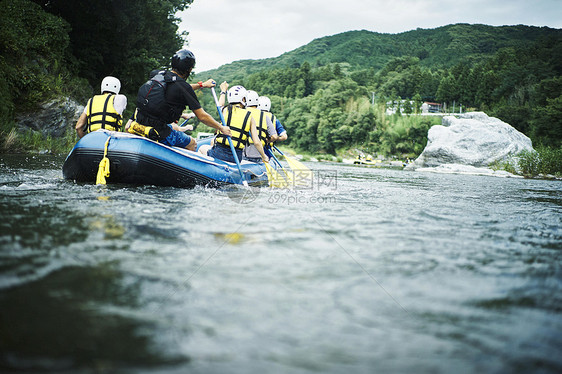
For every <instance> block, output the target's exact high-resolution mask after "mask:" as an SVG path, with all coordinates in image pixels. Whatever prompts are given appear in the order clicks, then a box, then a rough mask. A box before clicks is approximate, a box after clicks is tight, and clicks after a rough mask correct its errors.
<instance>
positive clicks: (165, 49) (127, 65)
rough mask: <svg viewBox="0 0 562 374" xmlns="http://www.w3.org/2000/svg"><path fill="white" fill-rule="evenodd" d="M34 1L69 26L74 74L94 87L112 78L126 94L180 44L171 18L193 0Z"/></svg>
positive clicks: (182, 40) (166, 60)
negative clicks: (118, 80)
mask: <svg viewBox="0 0 562 374" xmlns="http://www.w3.org/2000/svg"><path fill="white" fill-rule="evenodd" d="M34 1H35V2H36V3H38V4H40V5H41V6H42V7H43V8H44V9H45V10H46V11H47V12H49V13H52V14H54V15H56V16H59V17H61V18H63V19H64V20H66V22H68V24H70V27H71V30H70V33H69V36H70V43H71V44H70V53H71V54H72V55H73V56H74V57H75V58H76V60H77V64H76V66H77V68H76V72H77V74H78V75H79V76H81V77H84V78H87V79H88V80H89V81H90V84H92V85H93V86H97V85H98V84H99V82H100V80H101V79H102V78H103V77H104V76H106V75H114V76H117V77H118V78H119V79H120V80H121V82H122V85H123V88H124V90H125V91H127V92H136V90H137V88H138V87H139V86H140V84H142V82H143V81H144V80H146V77H147V75H148V73H149V72H150V70H152V69H154V68H157V67H160V66H168V65H169V61H170V57H171V56H172V54H173V53H174V52H175V51H176V50H178V49H180V48H181V47H182V45H183V44H185V36H186V35H179V34H178V33H177V31H178V25H177V24H178V22H179V19H177V18H176V17H175V14H176V13H177V12H178V11H180V10H183V9H185V8H186V7H187V6H189V4H191V3H192V1H193V0H167V1H160V0H97V1H91V0H73V1H68V0H34ZM31 23H32V24H33V25H37V22H31Z"/></svg>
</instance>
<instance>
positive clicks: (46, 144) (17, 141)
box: [0, 125, 78, 155]
mask: <svg viewBox="0 0 562 374" xmlns="http://www.w3.org/2000/svg"><path fill="white" fill-rule="evenodd" d="M0 137H2V139H4V141H3V142H1V143H0V153H50V154H57V155H64V154H67V153H68V152H69V151H70V150H71V149H72V147H73V146H74V144H76V141H77V140H78V139H77V137H76V133H75V132H74V131H73V130H68V131H67V132H66V133H65V135H64V136H63V137H60V138H53V137H51V136H47V137H45V136H44V135H43V134H41V133H40V132H37V131H32V130H27V131H24V132H22V133H19V132H18V130H17V128H16V127H15V126H9V125H4V126H1V127H0Z"/></svg>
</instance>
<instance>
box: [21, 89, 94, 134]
mask: <svg viewBox="0 0 562 374" xmlns="http://www.w3.org/2000/svg"><path fill="white" fill-rule="evenodd" d="M83 111H84V106H83V105H79V104H78V103H76V102H75V101H74V100H72V99H69V98H65V99H55V100H51V101H48V102H45V103H43V104H41V105H40V108H39V110H37V111H35V112H31V113H24V114H20V115H18V116H16V122H17V125H18V130H20V131H26V130H29V129H31V130H33V131H37V132H41V133H42V134H43V135H44V136H51V137H53V138H59V137H62V136H64V134H65V132H66V130H67V129H74V127H75V125H76V121H77V120H78V117H80V114H81V113H82V112H83Z"/></svg>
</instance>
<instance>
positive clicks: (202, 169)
mask: <svg viewBox="0 0 562 374" xmlns="http://www.w3.org/2000/svg"><path fill="white" fill-rule="evenodd" d="M104 157H105V158H107V160H109V175H108V176H107V177H106V181H107V183H108V184H114V183H122V184H132V185H154V186H172V187H183V188H192V187H195V186H209V187H219V186H223V185H229V184H242V183H243V180H242V177H241V175H240V172H239V170H238V168H237V166H236V164H234V163H230V162H226V161H223V160H219V159H215V158H213V157H208V156H204V155H202V154H201V153H198V152H192V151H188V150H186V149H183V148H177V147H169V146H166V145H163V144H161V143H158V142H155V141H152V140H150V139H148V138H143V137H140V136H137V135H133V134H129V133H123V132H114V131H105V130H98V131H94V132H92V133H89V134H87V135H86V136H84V137H83V138H82V139H80V140H79V141H78V142H77V143H76V145H75V146H74V148H73V149H72V150H71V151H70V153H69V154H68V156H67V158H66V160H65V162H64V165H63V167H62V171H63V176H64V178H65V179H69V180H74V181H76V182H94V183H95V182H96V176H97V174H98V169H99V166H100V161H102V159H103V158H104ZM241 168H242V172H243V173H244V176H245V179H246V180H247V181H248V184H250V185H251V186H267V185H268V177H267V170H266V167H265V165H264V164H263V163H259V164H258V163H254V162H249V161H241Z"/></svg>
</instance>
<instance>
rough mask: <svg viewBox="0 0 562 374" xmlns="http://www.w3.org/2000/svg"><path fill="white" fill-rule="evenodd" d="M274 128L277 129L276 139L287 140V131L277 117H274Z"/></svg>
mask: <svg viewBox="0 0 562 374" xmlns="http://www.w3.org/2000/svg"><path fill="white" fill-rule="evenodd" d="M275 129H276V130H277V136H278V139H277V141H279V142H283V141H285V140H287V131H286V130H285V128H284V127H283V125H282V124H281V122H280V121H279V120H278V119H277V118H276V119H275Z"/></svg>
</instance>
